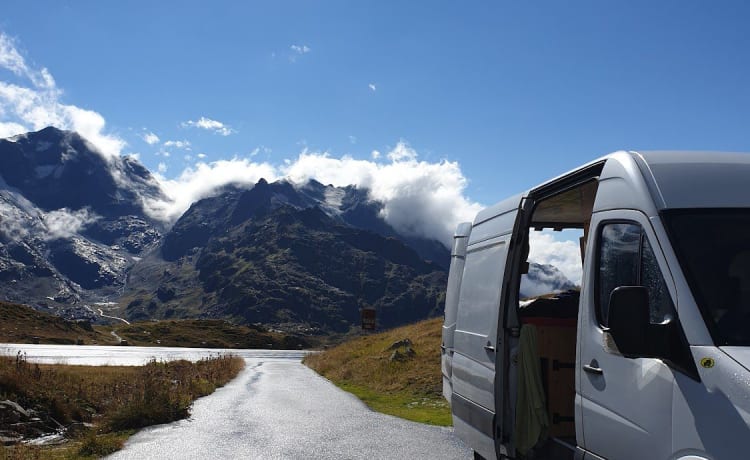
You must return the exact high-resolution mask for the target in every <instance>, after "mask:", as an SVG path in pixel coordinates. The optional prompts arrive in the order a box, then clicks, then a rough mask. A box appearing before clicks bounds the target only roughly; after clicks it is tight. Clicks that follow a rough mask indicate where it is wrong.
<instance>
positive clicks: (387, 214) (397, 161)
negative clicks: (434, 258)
mask: <svg viewBox="0 0 750 460" xmlns="http://www.w3.org/2000/svg"><path fill="white" fill-rule="evenodd" d="M388 158H389V159H390V160H391V162H390V163H386V164H382V163H376V162H373V161H369V160H357V159H354V158H351V157H348V156H344V157H342V158H332V157H330V156H329V155H328V154H326V153H308V152H303V153H302V154H300V156H299V157H298V158H297V159H296V160H295V161H293V162H291V163H290V164H289V165H286V166H284V167H283V168H282V173H283V175H284V176H285V177H288V178H289V179H290V180H292V181H294V182H306V181H307V180H309V179H316V180H318V181H319V182H321V183H323V184H333V185H336V186H346V185H356V186H359V187H365V188H368V189H369V190H370V194H371V198H373V199H375V200H378V201H381V202H383V203H384V208H383V211H382V213H383V218H384V219H385V220H386V221H387V222H388V223H390V224H391V225H393V227H394V228H396V229H397V230H398V231H400V232H402V233H406V234H412V235H419V236H426V237H430V238H435V239H438V240H440V241H442V242H443V243H445V244H450V240H451V237H452V234H453V231H454V230H455V228H456V225H457V224H458V223H459V222H464V221H470V220H473V218H474V215H475V214H476V213H477V212H478V211H479V210H480V209H481V208H482V206H481V205H480V204H478V203H475V202H472V201H471V200H469V199H468V198H467V197H466V196H464V193H463V192H464V189H465V188H466V183H467V181H466V178H465V177H464V176H463V173H462V172H461V168H460V166H459V165H458V163H457V162H450V161H445V160H444V161H441V162H439V163H428V162H425V161H418V160H417V153H416V152H415V151H414V150H413V149H412V148H411V147H409V146H408V145H407V144H406V143H404V142H399V143H398V144H397V145H396V147H395V148H394V149H393V150H392V151H391V152H390V153H389V154H388Z"/></svg>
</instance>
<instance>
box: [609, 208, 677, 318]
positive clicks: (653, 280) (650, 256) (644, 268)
mask: <svg viewBox="0 0 750 460" xmlns="http://www.w3.org/2000/svg"><path fill="white" fill-rule="evenodd" d="M620 286H644V287H646V288H648V297H649V307H650V310H651V322H652V323H655V324H658V323H662V322H664V321H667V320H669V318H670V317H671V316H672V315H673V312H674V304H673V303H672V298H671V297H670V296H669V291H668V290H667V286H666V283H665V282H664V277H663V276H662V273H661V270H660V269H659V265H658V263H657V261H656V256H655V255H654V251H653V249H652V247H651V244H650V243H649V241H648V238H647V237H646V235H645V233H644V231H643V228H642V227H641V226H640V225H639V224H636V223H623V222H617V223H608V224H605V225H604V226H603V227H602V230H601V237H600V239H599V270H598V283H597V293H596V294H597V295H596V297H597V305H598V308H597V314H598V317H599V322H600V324H601V325H602V326H605V327H606V326H607V324H608V322H607V321H608V318H609V296H610V294H611V293H612V291H613V290H614V289H615V288H617V287H620Z"/></svg>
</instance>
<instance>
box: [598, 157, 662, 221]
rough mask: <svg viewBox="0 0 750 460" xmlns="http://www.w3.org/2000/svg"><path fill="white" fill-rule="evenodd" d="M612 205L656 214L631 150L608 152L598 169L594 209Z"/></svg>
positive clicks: (656, 211)
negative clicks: (629, 151) (600, 168)
mask: <svg viewBox="0 0 750 460" xmlns="http://www.w3.org/2000/svg"><path fill="white" fill-rule="evenodd" d="M613 209H638V210H640V211H641V212H643V213H644V214H646V215H647V216H656V215H657V214H658V210H657V208H656V206H655V205H654V200H653V197H652V196H651V192H650V191H649V187H648V185H647V184H646V181H645V180H644V179H643V175H642V174H641V170H640V169H639V167H638V165H637V164H636V162H635V160H634V158H633V154H632V153H627V152H618V153H614V154H612V155H611V156H610V157H608V159H607V162H606V163H605V164H604V168H603V169H602V174H601V176H600V178H599V189H598V191H597V193H596V200H595V201H594V212H599V211H608V210H613Z"/></svg>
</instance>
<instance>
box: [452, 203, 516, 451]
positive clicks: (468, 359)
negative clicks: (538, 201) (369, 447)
mask: <svg viewBox="0 0 750 460" xmlns="http://www.w3.org/2000/svg"><path fill="white" fill-rule="evenodd" d="M520 203H521V196H520V195H519V196H517V197H514V198H511V199H508V200H506V201H504V202H502V203H500V204H498V205H496V206H494V207H492V208H489V209H487V210H485V211H483V212H481V213H480V214H479V215H478V216H477V219H476V221H475V223H474V225H473V228H472V230H471V236H470V237H469V244H468V247H467V251H466V260H465V265H464V276H463V281H462V286H461V290H460V293H459V299H458V304H459V307H458V315H457V318H456V330H455V333H454V347H455V348H454V354H453V362H452V379H451V380H452V382H453V393H452V397H451V408H452V412H453V425H454V427H455V430H456V433H457V434H458V436H459V437H460V438H461V439H463V440H465V441H468V442H467V444H468V445H470V446H472V447H473V448H474V450H475V451H476V452H477V453H478V454H480V455H481V456H482V457H485V458H488V459H490V458H493V459H494V458H497V456H498V455H497V454H498V453H497V452H496V447H495V439H496V438H497V437H499V436H500V435H501V431H502V427H501V423H502V407H500V408H499V409H498V404H497V399H496V396H497V395H498V394H502V388H497V385H501V384H502V382H503V379H502V378H499V379H497V378H496V369H498V370H499V372H502V369H503V368H504V362H503V361H504V354H503V346H504V343H505V337H504V328H502V327H500V326H499V325H500V320H501V319H502V318H503V316H502V314H501V305H502V299H503V298H504V296H505V293H504V292H503V281H504V278H505V269H506V264H507V261H508V252H509V247H510V243H511V237H512V236H513V229H514V227H515V225H516V219H517V216H518V208H519V205H520ZM498 411H499V412H500V416H496V413H497V412H498Z"/></svg>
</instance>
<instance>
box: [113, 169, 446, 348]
mask: <svg viewBox="0 0 750 460" xmlns="http://www.w3.org/2000/svg"><path fill="white" fill-rule="evenodd" d="M282 196H283V197H285V198H284V199H283V200H282V199H281V198H280V197H282ZM303 201H304V198H303V197H300V196H298V195H295V192H294V189H293V188H292V187H291V186H290V185H289V184H286V183H275V184H268V183H266V182H265V181H260V182H259V183H258V184H256V185H255V187H253V188H252V189H251V190H246V191H240V190H229V191H227V192H226V193H225V194H223V195H220V196H218V197H214V198H209V199H205V200H201V201H199V202H197V203H195V204H193V206H191V208H190V209H189V210H188V211H187V212H186V213H185V215H184V216H183V217H182V218H181V219H180V220H178V221H177V223H176V224H175V225H174V227H173V228H172V230H171V231H170V232H169V233H167V235H166V236H165V238H164V243H163V245H162V247H161V254H159V253H153V254H151V255H150V256H149V257H147V258H145V259H143V260H142V261H140V262H139V263H138V264H137V265H136V266H134V267H133V269H132V271H131V272H130V275H129V278H128V284H127V288H126V290H125V292H124V295H123V297H122V298H121V305H123V304H124V305H126V306H125V308H124V309H123V310H122V311H121V315H122V316H125V317H127V318H129V319H136V320H143V319H146V318H190V317H193V318H195V317H199V318H226V319H229V320H231V321H233V322H237V323H244V324H252V323H258V322H260V323H263V324H268V325H272V327H274V328H278V329H283V330H287V331H290V332H304V333H313V334H327V333H331V332H338V333H340V332H346V331H348V330H349V329H350V328H351V327H352V326H354V325H357V324H358V322H359V315H360V313H359V311H360V309H361V308H363V307H365V306H373V307H375V308H376V309H377V310H378V318H379V322H380V324H381V325H382V326H383V327H393V326H397V325H400V324H404V323H408V322H413V321H416V320H419V319H423V318H427V317H430V316H436V315H439V314H441V313H442V308H443V303H444V292H443V291H444V286H445V282H446V279H447V276H446V273H445V270H444V269H443V268H442V267H440V266H439V265H437V264H435V263H433V262H429V261H425V260H424V259H422V258H421V257H420V256H419V254H418V253H417V252H416V251H414V250H413V249H411V248H410V247H408V246H407V245H406V244H404V243H403V242H402V241H400V240H398V239H396V238H392V237H384V236H381V235H379V234H377V233H374V232H370V231H368V230H363V229H359V228H356V227H353V226H351V225H348V224H347V223H345V222H343V221H342V220H341V219H338V218H336V216H332V215H330V214H329V213H327V212H325V210H324V209H322V208H321V207H320V206H317V205H316V206H313V207H298V205H299V204H300V203H302V202H303Z"/></svg>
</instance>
